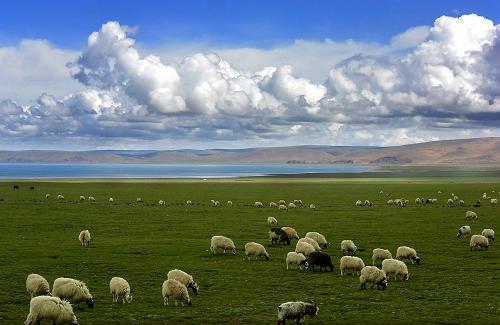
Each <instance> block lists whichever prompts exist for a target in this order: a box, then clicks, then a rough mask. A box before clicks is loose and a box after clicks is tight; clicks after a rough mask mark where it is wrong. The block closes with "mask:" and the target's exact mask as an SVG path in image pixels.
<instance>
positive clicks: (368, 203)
mask: <svg viewBox="0 0 500 325" xmlns="http://www.w3.org/2000/svg"><path fill="white" fill-rule="evenodd" d="M372 205H373V203H372V202H370V201H369V200H365V202H364V203H363V206H367V207H371V206H372Z"/></svg>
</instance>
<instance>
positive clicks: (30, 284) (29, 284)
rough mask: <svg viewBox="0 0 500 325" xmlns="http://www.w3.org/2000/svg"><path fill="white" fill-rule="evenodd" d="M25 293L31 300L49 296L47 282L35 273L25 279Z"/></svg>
mask: <svg viewBox="0 0 500 325" xmlns="http://www.w3.org/2000/svg"><path fill="white" fill-rule="evenodd" d="M26 291H27V292H28V293H29V294H30V295H31V298H33V297H36V296H46V295H49V296H50V295H51V294H50V285H49V282H48V281H47V280H46V279H45V278H44V277H43V276H41V275H39V274H36V273H32V274H30V275H28V277H27V278H26Z"/></svg>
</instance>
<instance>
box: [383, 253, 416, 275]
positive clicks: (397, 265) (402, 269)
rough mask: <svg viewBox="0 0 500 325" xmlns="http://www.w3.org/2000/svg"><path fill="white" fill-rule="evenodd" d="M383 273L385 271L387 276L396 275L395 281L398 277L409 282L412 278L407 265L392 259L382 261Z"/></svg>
mask: <svg viewBox="0 0 500 325" xmlns="http://www.w3.org/2000/svg"><path fill="white" fill-rule="evenodd" d="M382 271H384V272H385V274H386V275H387V276H389V275H390V274H394V280H395V279H396V276H398V275H399V277H400V279H401V280H408V279H409V278H410V276H409V273H408V267H407V266H406V264H405V263H404V262H402V261H399V260H395V259H392V258H388V259H386V260H383V261H382Z"/></svg>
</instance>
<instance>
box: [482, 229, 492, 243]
mask: <svg viewBox="0 0 500 325" xmlns="http://www.w3.org/2000/svg"><path fill="white" fill-rule="evenodd" d="M481 235H483V236H484V237H486V238H488V241H490V240H491V241H495V231H494V230H493V229H483V232H482V233H481Z"/></svg>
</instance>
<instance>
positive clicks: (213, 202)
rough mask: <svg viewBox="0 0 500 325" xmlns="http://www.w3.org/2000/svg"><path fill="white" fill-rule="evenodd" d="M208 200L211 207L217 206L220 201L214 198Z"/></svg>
mask: <svg viewBox="0 0 500 325" xmlns="http://www.w3.org/2000/svg"><path fill="white" fill-rule="evenodd" d="M210 202H211V203H212V206H213V207H218V206H219V205H220V202H219V201H216V200H210Z"/></svg>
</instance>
